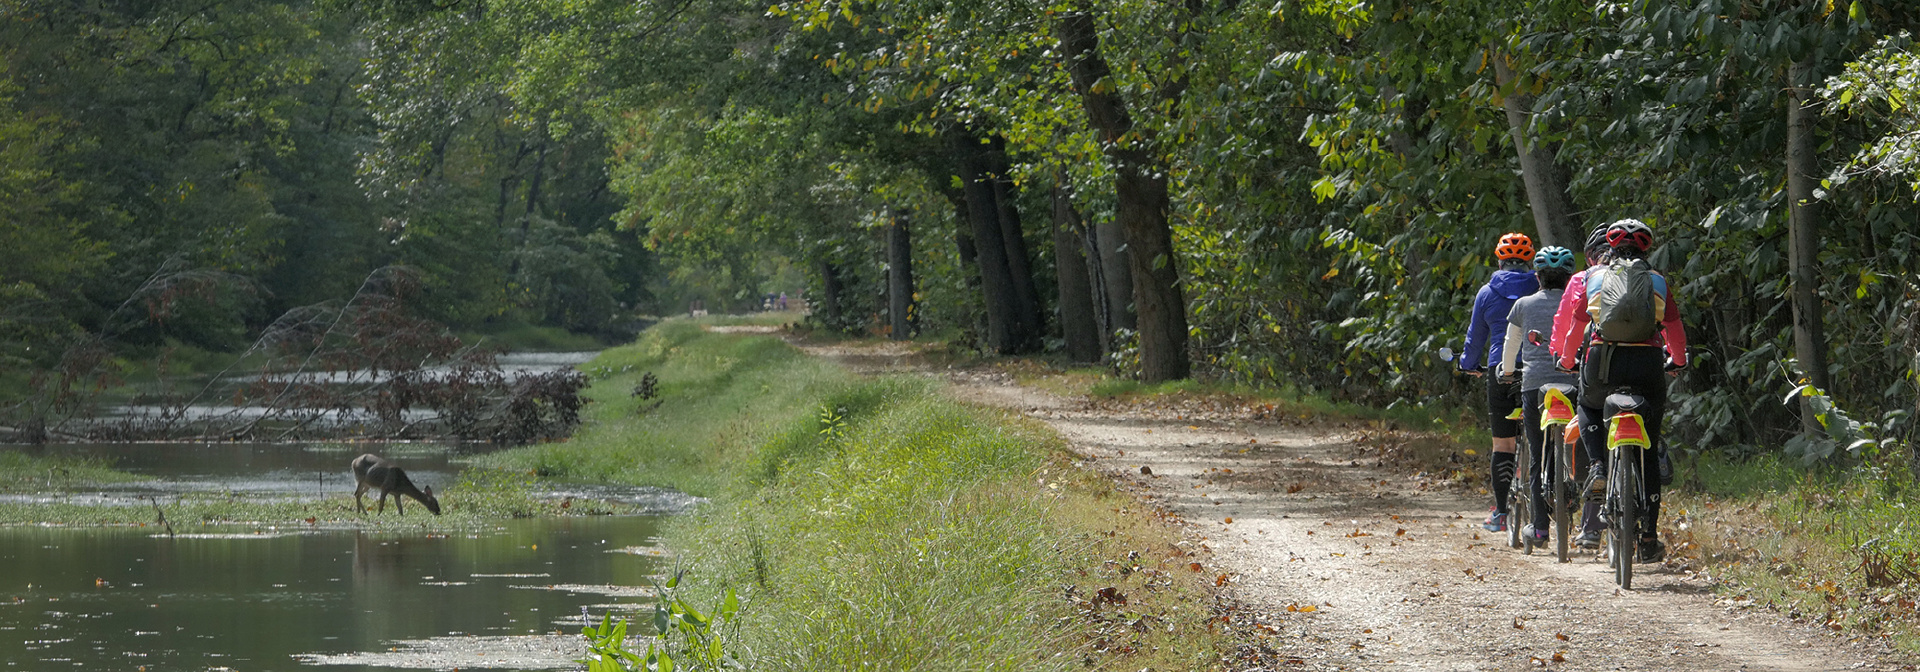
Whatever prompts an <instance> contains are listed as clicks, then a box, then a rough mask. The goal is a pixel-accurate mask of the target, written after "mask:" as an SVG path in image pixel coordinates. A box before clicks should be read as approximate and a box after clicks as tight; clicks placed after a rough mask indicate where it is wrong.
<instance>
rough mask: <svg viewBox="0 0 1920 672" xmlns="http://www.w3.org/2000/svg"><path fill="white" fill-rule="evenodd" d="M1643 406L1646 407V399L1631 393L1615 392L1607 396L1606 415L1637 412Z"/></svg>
mask: <svg viewBox="0 0 1920 672" xmlns="http://www.w3.org/2000/svg"><path fill="white" fill-rule="evenodd" d="M1645 405H1647V398H1646V397H1643V396H1640V395H1638V394H1634V393H1632V392H1615V393H1613V394H1609V395H1607V407H1606V414H1607V415H1608V416H1612V415H1614V414H1615V413H1621V412H1630V411H1637V410H1640V407H1641V406H1645Z"/></svg>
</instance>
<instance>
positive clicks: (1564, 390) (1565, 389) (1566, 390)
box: [1540, 383, 1579, 399]
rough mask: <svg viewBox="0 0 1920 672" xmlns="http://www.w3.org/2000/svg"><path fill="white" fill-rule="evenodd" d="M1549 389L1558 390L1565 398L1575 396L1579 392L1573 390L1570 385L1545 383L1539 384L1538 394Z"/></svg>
mask: <svg viewBox="0 0 1920 672" xmlns="http://www.w3.org/2000/svg"><path fill="white" fill-rule="evenodd" d="M1549 390H1553V391H1558V392H1559V393H1561V394H1564V395H1567V398H1569V399H1574V398H1577V396H1578V394H1579V392H1578V390H1575V389H1574V387H1573V386H1572V385H1563V384H1560V383H1547V384H1545V385H1541V386H1540V394H1543V395H1544V394H1546V393H1547V392H1548V391H1549Z"/></svg>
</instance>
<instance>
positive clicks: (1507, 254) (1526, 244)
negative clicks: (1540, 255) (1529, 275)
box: [1493, 233, 1533, 261]
mask: <svg viewBox="0 0 1920 672" xmlns="http://www.w3.org/2000/svg"><path fill="white" fill-rule="evenodd" d="M1493 256H1494V258H1496V259H1500V260H1502V261H1504V260H1507V259H1515V260H1519V261H1532V260H1533V239H1532V238H1528V237H1527V234H1524V233H1509V234H1507V235H1504V236H1501V237H1500V245H1499V246H1497V247H1495V248H1493Z"/></svg>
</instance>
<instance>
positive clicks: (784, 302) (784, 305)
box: [780, 292, 787, 310]
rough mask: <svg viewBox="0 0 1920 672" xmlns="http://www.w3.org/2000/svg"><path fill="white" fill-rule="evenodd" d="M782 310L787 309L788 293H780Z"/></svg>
mask: <svg viewBox="0 0 1920 672" xmlns="http://www.w3.org/2000/svg"><path fill="white" fill-rule="evenodd" d="M780 309H781V310H786V309H787V293H786V292H781V293H780Z"/></svg>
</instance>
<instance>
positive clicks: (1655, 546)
mask: <svg viewBox="0 0 1920 672" xmlns="http://www.w3.org/2000/svg"><path fill="white" fill-rule="evenodd" d="M1638 546H1639V547H1640V562H1660V561H1662V560H1666V559H1667V545H1666V544H1663V543H1660V540H1659V539H1641V540H1640V543H1639V544H1638Z"/></svg>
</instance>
